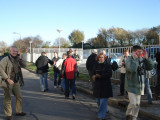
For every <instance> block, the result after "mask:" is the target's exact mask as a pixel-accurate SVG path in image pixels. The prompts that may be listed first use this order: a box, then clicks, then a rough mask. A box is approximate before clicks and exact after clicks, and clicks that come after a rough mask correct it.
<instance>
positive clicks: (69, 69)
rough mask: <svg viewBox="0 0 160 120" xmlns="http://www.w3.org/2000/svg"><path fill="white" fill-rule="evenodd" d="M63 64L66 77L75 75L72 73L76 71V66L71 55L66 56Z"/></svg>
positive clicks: (71, 77) (70, 77)
mask: <svg viewBox="0 0 160 120" xmlns="http://www.w3.org/2000/svg"><path fill="white" fill-rule="evenodd" d="M64 66H65V74H66V78H67V79H74V77H75V76H74V73H75V72H76V66H77V63H76V61H75V59H73V58H72V57H68V58H67V59H66V60H65V62H64Z"/></svg>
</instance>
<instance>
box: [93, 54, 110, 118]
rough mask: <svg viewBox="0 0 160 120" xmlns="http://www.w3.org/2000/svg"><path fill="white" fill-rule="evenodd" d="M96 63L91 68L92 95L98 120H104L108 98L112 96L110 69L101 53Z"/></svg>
mask: <svg viewBox="0 0 160 120" xmlns="http://www.w3.org/2000/svg"><path fill="white" fill-rule="evenodd" d="M96 59H97V61H98V62H97V63H95V65H94V67H93V73H92V74H93V81H94V88H93V95H94V97H96V102H97V104H98V119H99V120H104V119H105V115H106V113H107V112H108V109H107V106H108V98H109V97H112V96H113V92H112V86H111V80H110V78H111V76H112V68H111V65H110V64H109V63H107V62H106V61H105V60H106V55H104V54H103V53H100V54H98V56H97V58H96Z"/></svg>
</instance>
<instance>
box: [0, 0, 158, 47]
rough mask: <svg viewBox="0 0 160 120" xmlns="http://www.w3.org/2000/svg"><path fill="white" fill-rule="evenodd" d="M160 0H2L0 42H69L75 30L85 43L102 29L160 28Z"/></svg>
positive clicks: (0, 8)
mask: <svg viewBox="0 0 160 120" xmlns="http://www.w3.org/2000/svg"><path fill="white" fill-rule="evenodd" d="M159 6H160V0H0V41H5V42H6V43H7V44H8V45H11V44H12V43H13V42H14V40H17V39H18V38H19V36H18V35H17V34H13V32H17V33H20V34H21V36H22V38H24V37H27V36H36V35H40V36H41V38H42V39H43V40H44V41H51V43H53V42H54V41H55V39H56V38H58V37H59V33H58V32H57V31H56V30H57V29H62V30H63V31H62V32H61V34H60V36H61V37H64V38H66V39H68V36H69V35H70V33H71V32H72V31H73V30H75V29H76V30H77V29H78V30H80V31H83V32H84V35H85V41H86V40H87V39H89V38H92V37H96V35H97V33H98V30H99V29H100V28H106V29H108V28H110V27H112V26H114V27H122V28H124V29H126V30H133V31H134V30H137V29H142V28H151V27H153V26H157V25H160V7H159Z"/></svg>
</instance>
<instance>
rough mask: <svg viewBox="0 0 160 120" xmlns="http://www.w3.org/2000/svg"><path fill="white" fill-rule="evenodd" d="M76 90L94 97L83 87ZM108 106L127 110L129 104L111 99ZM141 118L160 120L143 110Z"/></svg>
mask: <svg viewBox="0 0 160 120" xmlns="http://www.w3.org/2000/svg"><path fill="white" fill-rule="evenodd" d="M76 88H77V90H78V91H80V92H83V93H85V94H88V95H93V92H92V91H90V90H86V89H84V88H83V87H80V86H76ZM108 104H109V105H111V106H114V107H117V108H120V109H123V110H126V109H127V104H128V103H127V101H124V100H123V99H115V98H109V101H108ZM139 116H145V117H147V118H149V119H152V120H160V116H157V115H154V114H151V113H147V112H145V111H143V110H139Z"/></svg>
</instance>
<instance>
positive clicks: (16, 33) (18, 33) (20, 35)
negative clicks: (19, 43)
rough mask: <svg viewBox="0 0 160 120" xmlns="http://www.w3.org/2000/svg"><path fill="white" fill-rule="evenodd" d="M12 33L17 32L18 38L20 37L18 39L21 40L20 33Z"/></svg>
mask: <svg viewBox="0 0 160 120" xmlns="http://www.w3.org/2000/svg"><path fill="white" fill-rule="evenodd" d="M13 34H17V35H19V38H20V40H21V34H20V33H17V32H13Z"/></svg>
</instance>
